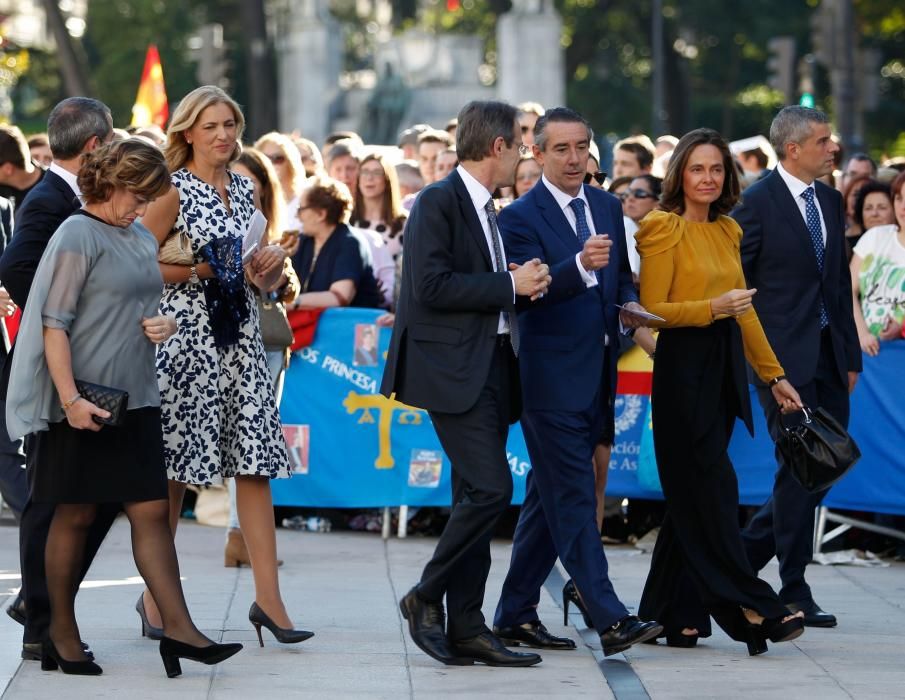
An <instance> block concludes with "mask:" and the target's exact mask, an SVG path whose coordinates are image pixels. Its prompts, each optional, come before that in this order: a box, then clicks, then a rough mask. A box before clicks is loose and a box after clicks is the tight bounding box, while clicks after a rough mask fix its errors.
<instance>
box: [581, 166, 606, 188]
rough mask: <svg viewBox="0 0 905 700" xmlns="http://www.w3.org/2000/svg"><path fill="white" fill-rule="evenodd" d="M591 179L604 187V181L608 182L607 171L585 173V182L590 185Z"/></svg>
mask: <svg viewBox="0 0 905 700" xmlns="http://www.w3.org/2000/svg"><path fill="white" fill-rule="evenodd" d="M591 180H594V182H596V183H597V184H598V185H600V186H601V187H603V183H604V182H606V173H605V172H603V171H602V170H598V171H597V172H596V173H585V176H584V184H586V185H590V184H591Z"/></svg>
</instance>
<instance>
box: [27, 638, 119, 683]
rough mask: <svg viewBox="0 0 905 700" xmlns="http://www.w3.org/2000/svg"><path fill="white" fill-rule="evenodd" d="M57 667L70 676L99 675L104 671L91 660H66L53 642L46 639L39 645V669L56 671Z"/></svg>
mask: <svg viewBox="0 0 905 700" xmlns="http://www.w3.org/2000/svg"><path fill="white" fill-rule="evenodd" d="M58 668H59V669H60V670H61V671H62V672H63V673H66V674H69V675H71V676H99V675H101V674H102V673H103V672H104V669H102V668H101V667H100V666H98V665H97V664H96V663H94V661H91V660H88V661H67V660H66V659H64V658H63V657H62V656H60V653H59V652H58V651H57V648H56V647H55V646H54V644H53V642H52V641H50V640H49V639H48V640H46V641H45V642H44V644H43V645H42V646H41V670H42V671H56V670H57V669H58Z"/></svg>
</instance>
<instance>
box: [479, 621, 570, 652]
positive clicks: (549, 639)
mask: <svg viewBox="0 0 905 700" xmlns="http://www.w3.org/2000/svg"><path fill="white" fill-rule="evenodd" d="M493 633H494V634H495V635H496V636H497V637H499V638H500V641H501V642H503V644H505V645H506V646H507V647H517V646H521V645H522V644H524V645H525V646H526V647H533V648H535V649H574V648H575V642H573V641H572V640H571V639H569V638H568V637H554V636H553V635H552V634H550V632H548V631H547V628H546V627H544V623H543V622H541V621H540V620H534V621H533V622H526V623H525V624H524V625H512V626H511V627H494V628H493Z"/></svg>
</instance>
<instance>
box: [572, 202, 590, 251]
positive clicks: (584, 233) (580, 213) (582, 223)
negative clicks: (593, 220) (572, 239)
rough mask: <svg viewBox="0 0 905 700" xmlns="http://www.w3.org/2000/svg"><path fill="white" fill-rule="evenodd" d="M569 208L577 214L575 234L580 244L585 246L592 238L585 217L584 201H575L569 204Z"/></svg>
mask: <svg viewBox="0 0 905 700" xmlns="http://www.w3.org/2000/svg"><path fill="white" fill-rule="evenodd" d="M569 206H570V207H572V211H574V212H575V233H577V234H578V242H579V243H581V245H582V246H584V244H585V242H587V240H588V239H589V238H590V237H591V229H590V227H589V226H588V220H587V218H586V217H585V215H584V200H583V199H573V200H572V201H571V202H569Z"/></svg>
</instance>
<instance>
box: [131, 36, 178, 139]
mask: <svg viewBox="0 0 905 700" xmlns="http://www.w3.org/2000/svg"><path fill="white" fill-rule="evenodd" d="M169 116H170V107H169V104H168V103H167V91H166V88H164V86H163V66H161V65H160V54H159V53H157V47H156V46H155V45H154V44H151V45H150V46H148V53H147V54H146V55H145V67H144V70H143V71H142V72H141V83H140V84H139V86H138V95H137V96H136V98H135V104H134V105H133V107H132V126H150V125H151V124H156V125H157V126H159V127H160V128H161V129H163V128H165V127H166V123H167V118H168V117H169Z"/></svg>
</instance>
